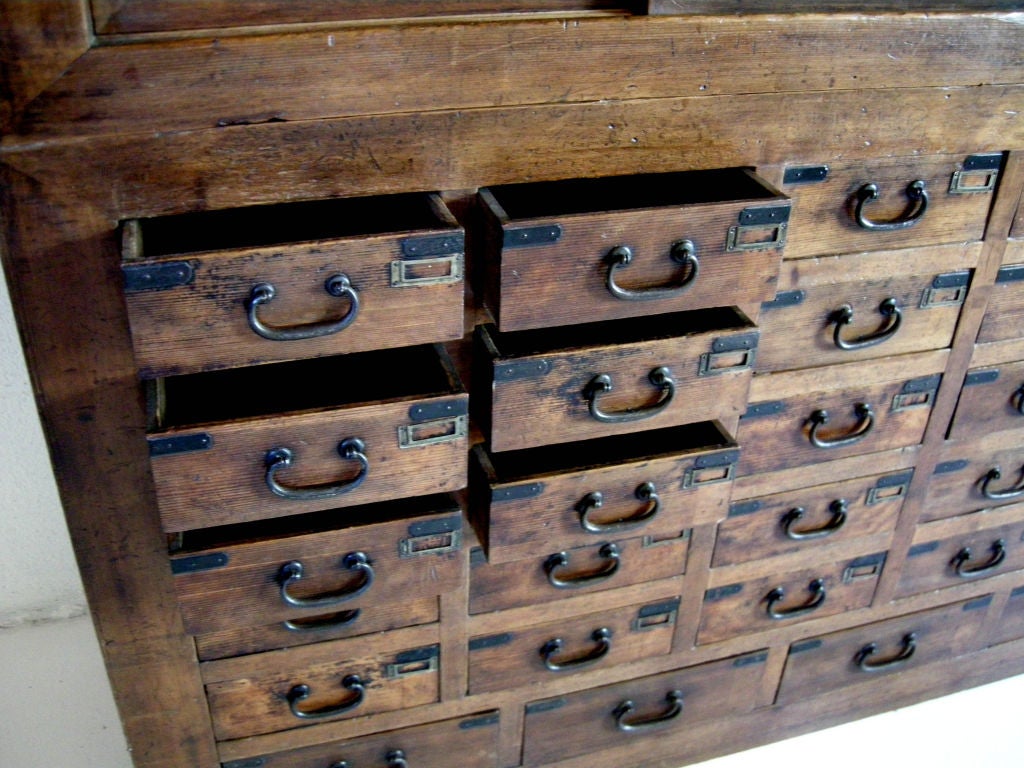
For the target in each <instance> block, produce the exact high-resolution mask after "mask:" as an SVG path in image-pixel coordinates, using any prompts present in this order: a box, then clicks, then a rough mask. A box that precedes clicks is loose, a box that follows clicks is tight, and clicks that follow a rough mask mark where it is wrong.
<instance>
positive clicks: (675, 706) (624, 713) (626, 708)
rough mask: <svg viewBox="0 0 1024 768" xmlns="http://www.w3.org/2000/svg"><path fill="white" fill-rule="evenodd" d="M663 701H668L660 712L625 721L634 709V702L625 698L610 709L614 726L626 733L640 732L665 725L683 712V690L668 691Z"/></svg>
mask: <svg viewBox="0 0 1024 768" xmlns="http://www.w3.org/2000/svg"><path fill="white" fill-rule="evenodd" d="M665 701H667V702H668V709H667V710H665V712H663V713H662V714H660V715H654V716H652V717H647V718H643V719H639V718H638V719H636V720H633V721H627V720H626V718H627V717H628V716H629V715H630V714H632V713H633V711H634V710H636V704H634V703H633V702H632V701H630V700H629V699H626V700H625V701H623V702H622V703H621V704H619V706H617V707H616V708H615V709H613V710H612V717H614V718H615V727H616V728H618V729H619V730H620V731H625V732H626V733H641V732H643V731H653V730H656V729H658V728H661V727H663V726H665V725H667V724H668V723H670V722H672V721H673V720H675V719H676V718H677V717H679V716H680V715H681V714H683V692H682V691H669V692H668V693H667V694H665Z"/></svg>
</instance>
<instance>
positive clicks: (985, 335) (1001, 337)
mask: <svg viewBox="0 0 1024 768" xmlns="http://www.w3.org/2000/svg"><path fill="white" fill-rule="evenodd" d="M1006 256H1007V257H1010V258H1012V259H1013V261H1012V262H1007V263H1005V264H1004V266H1002V267H1001V268H1000V269H999V272H998V273H996V283H995V285H994V286H993V287H992V294H991V295H990V296H989V300H988V306H987V307H986V308H985V315H984V317H983V318H982V320H981V329H980V330H979V331H978V343H979V344H987V343H989V342H993V341H1008V340H1010V339H1019V338H1021V337H1022V336H1024V242H1012V243H1011V244H1010V245H1008V246H1007V248H1006Z"/></svg>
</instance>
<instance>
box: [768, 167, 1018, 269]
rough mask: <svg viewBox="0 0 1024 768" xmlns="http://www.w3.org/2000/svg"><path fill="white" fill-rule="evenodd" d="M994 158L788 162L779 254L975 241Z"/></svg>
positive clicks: (984, 210)
mask: <svg viewBox="0 0 1024 768" xmlns="http://www.w3.org/2000/svg"><path fill="white" fill-rule="evenodd" d="M1002 162H1003V155H1002V154H1001V153H985V154H976V155H969V156H966V157H965V156H963V155H935V156H930V157H896V158H880V159H878V160H867V161H858V162H851V163H844V162H829V164H828V165H827V166H826V165H817V166H813V165H811V166H793V167H788V168H786V170H785V173H784V177H783V186H782V189H783V191H784V192H785V193H786V194H787V195H790V196H792V198H793V216H792V226H791V236H790V238H789V242H788V243H787V246H786V258H803V257H805V256H818V255H825V254H832V253H852V252H855V251H880V250H889V249H893V248H904V247H907V246H919V245H933V244H938V243H962V242H967V241H971V240H980V239H981V238H982V236H983V235H984V232H985V223H986V221H987V219H988V211H989V207H990V206H991V204H992V199H993V195H992V192H993V190H994V188H995V184H996V179H997V177H998V174H999V170H1000V169H1001V167H1002Z"/></svg>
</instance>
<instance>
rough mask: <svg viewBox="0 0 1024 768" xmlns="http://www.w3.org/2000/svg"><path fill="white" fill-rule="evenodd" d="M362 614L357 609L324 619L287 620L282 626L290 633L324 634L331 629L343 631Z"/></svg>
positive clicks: (360, 610)
mask: <svg viewBox="0 0 1024 768" xmlns="http://www.w3.org/2000/svg"><path fill="white" fill-rule="evenodd" d="M361 613H362V609H360V608H356V609H355V610H352V611H340V612H338V613H333V614H330V615H329V616H327V617H325V618H323V619H309V620H298V619H287V620H285V621H282V622H281V624H283V625H284V628H285V629H287V630H288V631H289V632H324V631H326V630H329V629H341V628H342V627H347V626H349V625H351V624H355V623H356V621H357V620H358V619H359V615H360V614H361Z"/></svg>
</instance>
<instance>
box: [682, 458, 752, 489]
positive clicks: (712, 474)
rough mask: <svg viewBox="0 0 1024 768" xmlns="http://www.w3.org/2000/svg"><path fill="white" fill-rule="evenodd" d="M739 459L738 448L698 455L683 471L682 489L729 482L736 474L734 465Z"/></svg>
mask: <svg viewBox="0 0 1024 768" xmlns="http://www.w3.org/2000/svg"><path fill="white" fill-rule="evenodd" d="M739 460H740V452H739V451H738V450H736V451H725V452H723V453H718V454H713V455H711V456H700V457H698V458H697V460H696V461H694V462H693V466H692V467H689V468H687V469H686V470H685V471H684V472H683V483H682V487H683V490H688V489H690V488H696V487H698V486H702V485H712V484H714V483H725V482H729V481H730V480H732V479H733V476H734V475H735V474H736V465H737V464H738V463H739Z"/></svg>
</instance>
